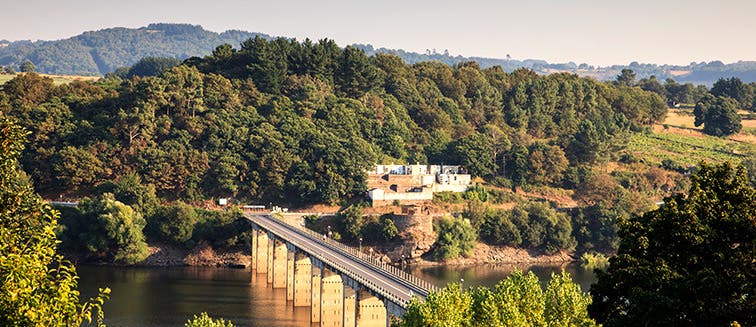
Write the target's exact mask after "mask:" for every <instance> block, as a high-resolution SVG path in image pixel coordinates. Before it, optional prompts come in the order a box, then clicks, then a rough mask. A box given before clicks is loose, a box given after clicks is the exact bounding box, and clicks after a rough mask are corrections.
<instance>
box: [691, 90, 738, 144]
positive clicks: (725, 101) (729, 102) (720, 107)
mask: <svg viewBox="0 0 756 327" xmlns="http://www.w3.org/2000/svg"><path fill="white" fill-rule="evenodd" d="M693 113H694V114H695V115H696V121H695V125H696V127H698V126H701V125H702V124H703V126H704V128H703V132H704V133H706V134H709V135H714V136H727V135H731V134H736V133H738V132H740V129H742V128H743V125H742V124H740V115H738V108H737V103H736V102H735V101H734V100H733V99H732V98H729V97H713V96H707V97H704V98H703V99H701V100H700V101H698V103H696V108H695V110H694V111H693Z"/></svg>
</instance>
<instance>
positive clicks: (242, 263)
mask: <svg viewBox="0 0 756 327" xmlns="http://www.w3.org/2000/svg"><path fill="white" fill-rule="evenodd" d="M149 251H150V255H149V256H148V257H147V259H145V260H144V261H143V262H141V263H139V264H138V266H144V267H176V266H200V267H233V268H248V267H249V265H250V263H251V262H252V257H251V255H250V250H249V249H248V248H246V247H243V246H242V247H237V248H232V249H224V250H218V249H214V248H213V247H212V246H210V245H209V244H206V243H200V244H198V245H197V246H195V247H194V248H192V249H191V250H187V249H183V248H180V247H177V246H173V245H168V244H152V245H150V247H149ZM393 254H394V253H388V259H389V260H390V261H393V262H397V261H399V260H400V258H398V257H395V256H396V255H393ZM573 261H575V258H574V257H573V256H572V253H571V252H568V251H560V252H557V253H555V254H551V255H547V254H543V253H540V252H538V251H531V250H526V249H518V248H513V247H505V246H490V245H487V244H484V243H479V244H478V245H477V246H476V247H475V249H474V250H473V254H472V255H471V256H469V257H467V258H464V257H462V258H457V259H454V260H449V261H444V262H439V261H431V260H427V259H425V258H423V257H415V258H413V259H411V260H410V262H411V263H412V264H416V265H423V266H439V265H478V264H562V263H569V262H573Z"/></svg>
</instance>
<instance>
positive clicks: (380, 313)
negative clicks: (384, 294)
mask: <svg viewBox="0 0 756 327" xmlns="http://www.w3.org/2000/svg"><path fill="white" fill-rule="evenodd" d="M358 295H359V298H358V302H357V326H358V327H386V326H387V321H388V316H387V313H386V306H385V305H384V304H383V301H381V300H380V299H379V298H377V297H375V296H373V295H372V294H370V293H369V292H367V291H361V292H359V294H358Z"/></svg>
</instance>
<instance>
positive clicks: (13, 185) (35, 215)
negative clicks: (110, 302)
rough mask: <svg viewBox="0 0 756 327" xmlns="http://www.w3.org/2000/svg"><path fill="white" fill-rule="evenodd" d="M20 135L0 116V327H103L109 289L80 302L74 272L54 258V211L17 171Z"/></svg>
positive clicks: (72, 268) (55, 215) (55, 240)
mask: <svg viewBox="0 0 756 327" xmlns="http://www.w3.org/2000/svg"><path fill="white" fill-rule="evenodd" d="M25 135H26V132H25V131H24V130H23V129H21V128H20V127H18V126H16V125H14V124H12V123H10V122H9V121H8V120H7V119H6V118H4V117H0V240H2V241H0V325H3V326H61V327H62V326H81V325H83V324H87V325H98V326H99V325H102V319H103V312H102V304H103V302H104V301H105V299H106V298H107V296H108V294H109V293H110V290H109V289H107V288H106V289H100V292H99V295H98V296H97V297H95V298H92V299H90V300H89V301H87V302H84V303H80V299H79V291H78V289H77V287H78V285H77V281H78V277H77V276H76V268H75V267H74V266H73V265H72V264H71V263H69V262H68V261H66V260H64V259H63V257H62V256H61V255H59V254H56V253H55V251H56V247H57V239H56V236H55V232H54V230H55V229H56V227H57V220H58V212H57V211H55V210H53V209H52V208H51V207H50V206H49V205H48V204H45V203H44V202H43V201H42V198H40V197H39V195H37V194H36V193H34V190H33V188H32V186H31V185H29V184H28V183H25V182H24V181H23V180H24V179H23V178H21V171H20V170H19V169H18V161H17V159H18V157H19V155H20V154H21V152H22V150H23V139H24V136H25ZM93 314H94V315H96V316H95V317H93Z"/></svg>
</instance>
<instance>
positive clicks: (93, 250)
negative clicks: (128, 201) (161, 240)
mask: <svg viewBox="0 0 756 327" xmlns="http://www.w3.org/2000/svg"><path fill="white" fill-rule="evenodd" d="M77 209H78V211H79V215H80V218H79V224H80V225H79V230H78V233H77V235H78V240H79V242H80V244H81V245H83V246H85V248H86V250H87V252H89V253H90V254H91V255H94V256H95V257H100V258H104V259H107V260H112V261H113V262H116V263H123V264H128V265H133V264H136V263H138V262H141V261H142V260H144V259H145V258H147V255H148V253H147V243H145V240H144V233H143V232H142V230H143V229H144V227H145V225H146V222H145V220H144V218H143V217H142V215H141V214H140V213H139V212H136V211H135V210H134V209H132V208H131V207H129V206H127V205H125V204H123V203H122V202H119V201H116V200H115V197H114V196H113V194H112V193H104V194H102V195H101V196H98V197H96V198H93V199H89V198H85V199H84V200H82V201H81V202H79V206H78V208H77ZM74 232H76V231H74Z"/></svg>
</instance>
